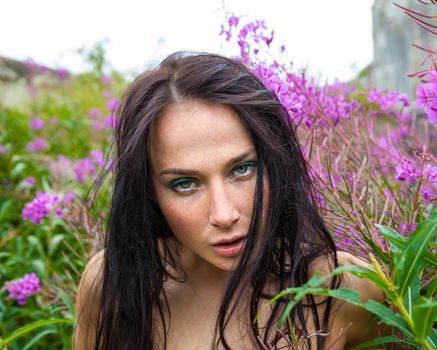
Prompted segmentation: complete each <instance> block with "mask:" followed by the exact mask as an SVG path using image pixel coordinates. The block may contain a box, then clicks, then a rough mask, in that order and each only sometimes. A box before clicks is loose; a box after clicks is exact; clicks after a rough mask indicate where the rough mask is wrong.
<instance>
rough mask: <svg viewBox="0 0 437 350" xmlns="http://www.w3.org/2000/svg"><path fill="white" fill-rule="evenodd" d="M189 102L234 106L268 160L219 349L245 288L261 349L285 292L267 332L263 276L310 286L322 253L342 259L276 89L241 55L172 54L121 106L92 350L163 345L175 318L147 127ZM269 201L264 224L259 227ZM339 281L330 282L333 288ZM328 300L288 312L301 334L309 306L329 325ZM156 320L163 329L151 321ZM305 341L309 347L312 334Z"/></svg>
mask: <svg viewBox="0 0 437 350" xmlns="http://www.w3.org/2000/svg"><path fill="white" fill-rule="evenodd" d="M190 99H199V100H202V101H205V102H212V103H217V104H222V105H226V106H229V107H231V108H232V109H233V110H234V111H235V112H236V113H237V114H238V116H239V117H240V118H241V121H242V123H243V124H244V125H245V127H246V128H247V130H248V131H249V133H250V135H251V137H252V141H253V144H254V146H255V149H256V153H257V162H258V164H260V165H263V166H259V167H258V168H257V177H256V190H255V198H254V203H253V211H252V218H251V223H250V226H249V231H248V240H247V244H246V247H245V249H244V252H243V253H242V256H241V259H240V260H239V264H238V266H237V267H236V269H235V271H234V272H233V273H232V274H231V277H230V278H229V281H228V284H227V288H226V291H225V293H224V296H223V299H222V301H221V306H220V309H219V314H218V318H217V322H216V329H215V337H214V347H219V346H222V347H224V348H225V349H230V346H229V344H228V343H227V341H226V332H225V331H226V326H227V324H228V321H229V319H230V317H231V316H232V314H233V312H234V311H235V309H236V305H237V304H238V303H239V302H240V301H241V300H243V294H244V293H249V294H248V296H249V298H248V300H249V308H248V310H249V314H248V315H247V322H248V324H250V325H251V332H252V336H253V339H252V341H253V344H254V347H258V348H262V345H261V344H262V343H263V342H264V344H265V343H266V342H267V341H268V342H270V343H272V344H275V339H276V340H277V338H278V337H277V336H276V335H275V334H276V333H275V332H276V328H275V325H276V321H277V320H278V318H279V316H280V314H281V312H282V311H283V309H284V305H285V303H286V302H287V300H289V299H285V300H283V301H281V302H278V303H276V304H275V305H274V306H273V308H272V310H271V314H270V316H269V319H268V322H267V324H266V325H265V327H262V329H261V327H260V325H259V324H258V323H257V322H252V321H253V320H254V319H255V317H256V315H257V313H258V311H259V309H260V303H261V300H262V298H265V297H268V296H272V295H266V291H265V288H266V286H267V283H270V282H271V281H274V284H273V285H274V290H271V289H270V290H269V293H270V294H271V293H273V295H274V294H275V293H279V292H280V291H282V290H283V289H285V288H287V287H291V286H299V285H302V284H303V283H305V282H306V281H307V280H308V279H309V277H310V276H309V275H310V274H311V267H312V264H313V263H314V261H315V259H317V258H318V257H320V256H328V257H330V261H332V262H333V266H337V264H338V263H337V257H336V249H335V245H334V242H333V240H332V238H331V236H330V235H329V233H328V231H327V230H326V228H325V226H324V224H323V222H322V220H321V218H320V216H319V214H318V212H317V207H316V202H315V199H314V192H313V190H312V187H311V182H310V179H309V177H308V173H307V168H306V164H305V160H304V158H303V155H302V152H301V149H300V146H299V144H298V141H297V137H296V133H295V130H294V126H293V124H292V122H291V120H290V118H289V116H288V114H287V111H286V110H285V109H284V107H283V106H282V105H281V103H280V102H279V100H278V98H277V97H276V96H275V94H274V93H273V92H271V91H270V90H269V89H267V88H266V87H265V86H264V85H263V84H262V82H261V81H260V79H258V78H257V77H256V76H255V75H254V74H253V73H252V72H251V71H250V69H249V68H247V67H246V66H244V65H243V64H242V63H239V62H237V61H235V60H232V59H229V58H226V57H222V56H220V55H216V54H209V53H189V52H177V53H174V54H172V55H170V56H169V57H167V58H166V59H165V60H164V61H162V62H161V64H160V65H159V66H158V67H157V68H155V69H153V70H149V71H147V72H145V73H143V74H141V75H140V76H139V77H137V78H136V79H135V80H134V81H133V83H132V84H131V85H130V86H129V87H128V89H127V90H126V92H125V93H124V95H123V97H122V99H121V103H120V106H119V109H118V111H117V114H118V116H119V117H120V120H119V124H118V126H117V127H116V130H115V146H116V155H115V164H114V174H115V176H114V187H113V193H112V202H111V208H110V213H109V220H108V230H107V234H106V237H105V252H104V267H103V273H102V280H101V296H102V297H101V304H100V311H99V318H98V325H97V331H96V342H95V349H96V350H97V349H102V348H103V349H105V350H112V349H129V350H131V349H153V348H154V346H155V345H156V344H157V343H158V342H160V343H161V344H163V347H164V348H165V346H166V332H167V330H168V326H169V322H170V321H171V319H170V310H169V307H168V303H167V299H166V295H165V291H164V288H163V285H164V281H165V280H166V279H168V278H175V276H172V275H170V273H169V269H168V266H173V267H178V254H177V248H176V245H175V244H174V237H173V235H172V232H171V230H170V229H169V227H168V225H167V223H166V221H165V219H164V217H163V214H162V212H161V210H160V208H159V206H158V205H157V203H156V202H155V201H154V200H153V188H152V185H151V175H150V171H149V169H150V160H149V159H150V157H149V138H150V129H151V124H152V123H153V122H154V121H155V120H156V119H157V118H159V117H160V115H162V114H163V111H164V109H165V108H166V107H167V106H168V105H169V104H171V103H177V102H183V101H188V100H190ZM264 176H267V180H268V182H267V183H268V184H269V186H268V188H269V189H268V191H269V192H268V201H266V193H264V192H263V184H264V181H265V179H264V178H263V177H264ZM267 202H268V208H267V218H266V222H265V224H263V225H261V222H262V221H261V213H262V208H263V205H266V203H267ZM261 226H262V227H261ZM261 231H263V232H261ZM261 236H262V242H260V237H261ZM258 246H260V248H258ZM255 247H256V251H257V254H256V256H255V253H254V251H255ZM337 283H338V281H337V280H336V279H335V278H334V279H332V280H331V282H330V284H331V287H336V285H337ZM243 291H244V293H243ZM247 291H249V292H247ZM245 296H247V295H245ZM245 300H247V299H245ZM331 304H332V300H331V299H329V298H328V299H325V300H323V301H322V302H320V301H317V302H316V300H315V299H313V298H311V297H309V298H308V299H306V300H305V302H304V303H299V304H298V305H297V307H295V308H294V309H293V311H292V313H291V314H290V318H291V320H292V323H293V324H295V325H296V327H297V334H298V335H305V334H306V333H307V332H308V329H309V327H308V324H307V323H308V319H307V317H306V316H307V314H308V311H309V312H310V313H312V316H313V317H312V318H313V320H314V321H313V323H314V324H313V327H312V329H314V330H322V331H327V329H328V321H329V315H330V312H331V308H332V305H331ZM157 320H159V322H161V324H162V327H161V328H159V329H160V330H161V332H158V328H156V326H155V325H156V321H157ZM158 333H161V334H158ZM272 335H273V338H272ZM306 342H307V345H308V346H309V347H311V343H312V341H311V340H310V339H308V340H307V341H306ZM316 343H317V349H322V347H323V346H324V338H323V337H322V336H317V342H316ZM154 344H155V345H154ZM313 344H314V343H313Z"/></svg>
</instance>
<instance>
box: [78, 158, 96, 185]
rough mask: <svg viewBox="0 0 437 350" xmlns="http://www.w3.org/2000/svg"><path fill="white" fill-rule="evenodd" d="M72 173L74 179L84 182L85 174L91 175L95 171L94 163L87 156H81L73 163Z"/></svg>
mask: <svg viewBox="0 0 437 350" xmlns="http://www.w3.org/2000/svg"><path fill="white" fill-rule="evenodd" d="M73 170H74V173H75V177H76V180H77V181H79V182H81V183H85V182H86V176H87V174H89V175H93V174H94V173H95V169H94V165H93V163H92V162H91V160H90V159H89V158H82V159H79V160H77V161H76V163H75V164H74V168H73Z"/></svg>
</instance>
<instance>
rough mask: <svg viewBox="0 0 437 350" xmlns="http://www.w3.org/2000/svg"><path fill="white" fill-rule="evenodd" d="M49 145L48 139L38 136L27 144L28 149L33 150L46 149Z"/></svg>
mask: <svg viewBox="0 0 437 350" xmlns="http://www.w3.org/2000/svg"><path fill="white" fill-rule="evenodd" d="M48 147H49V145H48V143H47V141H46V140H44V139H43V138H42V137H37V138H36V139H34V140H33V141H32V142H29V143H28V144H27V145H26V149H27V150H28V151H31V152H39V151H43V150H46V149H47V148H48Z"/></svg>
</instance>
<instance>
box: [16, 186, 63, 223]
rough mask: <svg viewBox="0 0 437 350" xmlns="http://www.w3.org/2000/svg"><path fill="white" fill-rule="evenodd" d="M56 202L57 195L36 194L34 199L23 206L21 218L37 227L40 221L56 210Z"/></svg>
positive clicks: (57, 199)
mask: <svg viewBox="0 0 437 350" xmlns="http://www.w3.org/2000/svg"><path fill="white" fill-rule="evenodd" d="M58 202H59V196H58V195H57V194H50V193H47V192H37V193H36V196H35V198H34V199H32V201H30V202H29V203H27V204H26V205H25V206H24V208H23V211H22V213H21V217H22V218H23V219H26V220H29V221H32V222H33V223H35V224H37V225H39V224H40V223H41V220H42V219H44V218H45V217H47V216H48V215H49V214H50V212H51V211H52V210H54V209H56V206H57V205H58Z"/></svg>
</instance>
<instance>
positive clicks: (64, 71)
mask: <svg viewBox="0 0 437 350" xmlns="http://www.w3.org/2000/svg"><path fill="white" fill-rule="evenodd" d="M68 75H69V73H68V70H67V69H66V68H59V69H58V77H59V78H61V79H66V78H68Z"/></svg>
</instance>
